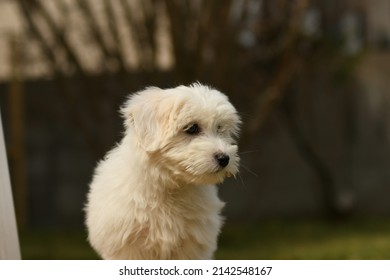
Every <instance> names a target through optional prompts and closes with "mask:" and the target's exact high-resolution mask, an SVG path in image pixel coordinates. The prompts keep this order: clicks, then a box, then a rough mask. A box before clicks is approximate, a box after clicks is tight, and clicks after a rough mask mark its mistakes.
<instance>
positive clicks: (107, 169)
mask: <svg viewBox="0 0 390 280" xmlns="http://www.w3.org/2000/svg"><path fill="white" fill-rule="evenodd" d="M121 112H122V114H123V117H124V118H125V128H126V131H125V134H124V138H123V139H122V141H121V142H120V143H119V144H118V145H117V146H116V147H115V148H114V149H113V150H112V151H110V152H109V153H108V154H107V156H106V157H105V159H104V160H102V161H101V162H100V163H99V164H98V166H97V168H96V170H95V175H94V177H93V180H92V183H91V185H90V191H89V194H88V201H87V204H86V209H85V210H86V224H87V228H88V232H89V237H88V238H89V242H90V243H91V245H92V247H93V248H94V249H95V250H96V251H97V252H98V253H99V254H100V256H101V257H102V258H104V259H210V258H212V257H213V253H214V251H215V250H216V246H217V236H218V233H219V231H220V228H221V225H222V222H223V219H222V217H221V216H220V211H221V209H222V207H223V205H224V203H223V202H222V201H220V199H219V198H218V196H217V189H216V187H215V186H214V184H216V183H220V182H222V181H223V179H224V178H225V177H226V176H228V177H229V176H230V175H235V174H236V172H237V170H238V163H239V157H238V155H237V145H236V144H235V137H236V136H237V133H238V129H239V123H240V120H239V117H238V115H237V112H236V110H235V109H234V107H233V106H232V105H231V103H229V101H228V98H227V97H226V96H225V95H224V94H222V93H220V92H219V91H217V90H215V89H212V88H209V87H206V86H203V85H201V84H193V85H191V86H189V87H186V86H179V87H176V88H172V89H165V90H163V89H160V88H156V87H151V88H147V89H146V90H144V91H141V92H138V93H137V94H135V95H133V96H131V97H130V98H129V100H128V101H127V102H126V103H125V105H124V106H123V108H122V110H121Z"/></svg>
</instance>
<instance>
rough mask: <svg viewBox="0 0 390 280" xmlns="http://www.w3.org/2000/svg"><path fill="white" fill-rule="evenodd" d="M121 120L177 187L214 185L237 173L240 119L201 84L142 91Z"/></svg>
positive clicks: (222, 99)
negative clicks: (187, 184)
mask: <svg viewBox="0 0 390 280" xmlns="http://www.w3.org/2000/svg"><path fill="white" fill-rule="evenodd" d="M122 114H123V116H124V117H125V125H126V127H127V133H133V134H134V136H135V137H136V139H137V141H138V143H139V146H140V147H141V148H142V149H144V150H145V152H147V154H148V157H149V158H150V160H153V161H154V162H155V163H157V164H159V166H160V167H161V168H165V169H167V170H169V172H170V174H171V175H172V176H173V177H174V179H175V180H176V181H181V182H186V183H194V184H214V183H218V182H222V181H223V179H224V178H225V177H226V176H231V175H235V174H236V173H237V171H238V164H239V157H238V154H237V145H236V138H237V136H238V132H239V125H240V118H239V116H238V114H237V112H236V110H235V108H234V107H233V106H232V105H231V103H230V102H229V100H228V98H227V97H226V96H225V95H224V94H222V93H221V92H219V91H217V90H215V89H212V88H209V87H206V86H203V85H201V84H193V85H191V86H189V87H185V86H179V87H177V88H172V89H165V90H163V89H160V88H155V87H153V88H147V89H146V90H144V91H141V92H138V93H137V94H135V95H133V96H132V97H130V99H129V100H128V102H127V103H126V104H125V105H124V107H123V108H122Z"/></svg>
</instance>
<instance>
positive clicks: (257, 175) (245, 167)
mask: <svg viewBox="0 0 390 280" xmlns="http://www.w3.org/2000/svg"><path fill="white" fill-rule="evenodd" d="M241 166H242V168H244V169H245V170H246V171H248V172H249V173H250V174H252V175H253V176H255V177H259V174H257V173H256V172H254V171H252V170H251V169H250V168H249V167H247V166H245V165H244V164H243V163H241Z"/></svg>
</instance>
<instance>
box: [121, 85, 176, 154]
mask: <svg viewBox="0 0 390 280" xmlns="http://www.w3.org/2000/svg"><path fill="white" fill-rule="evenodd" d="M167 99H169V94H167V93H166V92H165V90H162V89H160V88H157V87H151V88H147V89H145V90H144V91H141V92H138V93H136V94H134V95H133V96H131V97H130V99H129V100H128V101H127V102H126V103H125V105H124V106H123V107H122V109H121V113H122V115H123V117H124V118H125V126H126V129H127V130H128V131H129V130H132V131H134V133H135V136H136V137H137V139H138V142H139V144H140V145H141V146H142V147H143V148H144V149H145V151H147V152H155V151H157V150H159V149H161V148H163V147H164V146H165V145H166V143H167V141H168V139H169V138H170V137H171V136H172V134H173V133H174V132H173V131H174V128H173V127H170V124H171V122H170V116H171V113H172V109H173V108H172V102H169V101H168V100H167ZM129 132H130V131H129ZM130 133H131V132H130Z"/></svg>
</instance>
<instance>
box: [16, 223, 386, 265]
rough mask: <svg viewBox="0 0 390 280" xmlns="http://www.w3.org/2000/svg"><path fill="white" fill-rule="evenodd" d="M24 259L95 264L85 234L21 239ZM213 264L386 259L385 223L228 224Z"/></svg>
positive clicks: (36, 234) (40, 233)
mask: <svg viewBox="0 0 390 280" xmlns="http://www.w3.org/2000/svg"><path fill="white" fill-rule="evenodd" d="M20 240H21V248H22V256H23V258H24V259H97V258H98V256H97V255H96V254H95V253H94V252H93V250H92V249H91V248H90V246H89V245H88V243H87V241H86V234H85V232H81V231H68V232H67V231H59V230H31V231H27V232H24V233H23V234H21V237H20ZM215 257H216V259H390V220H375V221H368V220H363V221H358V220H354V221H347V222H327V221H284V222H283V221H276V222H259V223H258V224H232V223H227V225H226V226H225V227H224V228H223V230H222V234H221V236H220V239H219V246H218V250H217V253H216V256H215Z"/></svg>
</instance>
